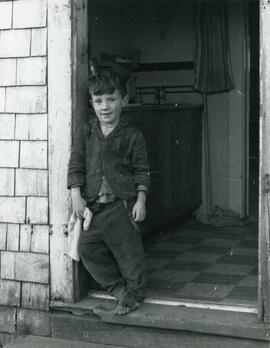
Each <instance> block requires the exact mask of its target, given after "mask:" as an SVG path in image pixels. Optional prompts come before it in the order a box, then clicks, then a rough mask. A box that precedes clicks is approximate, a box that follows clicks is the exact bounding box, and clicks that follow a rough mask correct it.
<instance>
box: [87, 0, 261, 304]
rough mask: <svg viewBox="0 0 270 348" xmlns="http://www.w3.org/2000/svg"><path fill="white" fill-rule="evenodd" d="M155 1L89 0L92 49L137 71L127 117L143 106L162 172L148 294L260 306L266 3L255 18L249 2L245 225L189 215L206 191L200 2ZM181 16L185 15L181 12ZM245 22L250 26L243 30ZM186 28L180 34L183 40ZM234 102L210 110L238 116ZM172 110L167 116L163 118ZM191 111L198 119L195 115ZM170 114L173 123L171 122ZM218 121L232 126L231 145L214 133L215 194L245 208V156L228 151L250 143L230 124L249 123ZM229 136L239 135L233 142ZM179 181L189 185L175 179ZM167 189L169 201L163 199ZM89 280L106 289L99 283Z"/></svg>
mask: <svg viewBox="0 0 270 348" xmlns="http://www.w3.org/2000/svg"><path fill="white" fill-rule="evenodd" d="M157 3H158V6H155V5H154V2H151V1H149V2H148V3H147V4H145V3H143V2H142V1H139V0H133V1H122V0H116V1H113V2H112V1H106V0H102V1H100V0H99V1H96V0H91V1H89V17H88V24H89V44H90V53H91V54H90V55H91V56H95V57H96V58H98V60H99V63H100V65H102V66H103V67H104V68H106V67H112V68H116V69H119V67H120V70H121V71H122V73H124V74H131V76H132V79H131V83H130V84H129V90H130V94H131V96H132V98H131V102H132V103H131V104H130V105H129V109H128V110H127V112H126V114H127V115H126V117H127V118H128V119H129V121H131V122H132V118H133V116H134V115H135V114H136V110H138V108H141V109H140V115H141V116H136V122H137V124H136V125H137V126H139V127H142V130H144V132H145V137H146V138H147V140H149V143H150V144H151V145H150V151H149V159H150V163H151V162H152V163H151V164H152V166H154V167H155V172H153V173H152V177H153V180H152V185H153V190H152V193H150V195H149V200H150V201H151V200H152V203H151V204H155V205H154V209H152V208H150V209H149V215H150V216H149V218H150V222H148V233H147V235H146V236H145V244H146V253H147V258H148V283H147V294H148V296H149V297H151V298H163V299H164V298H165V299H174V300H175V299H178V300H189V301H195V302H198V301H199V302H200V301H203V302H212V303H217V302H218V303H220V304H241V305H243V306H255V303H256V300H257V273H258V268H257V258H258V257H257V253H258V244H257V240H258V228H257V219H258V217H257V215H256V213H257V211H258V202H257V198H256V195H257V192H258V186H257V183H258V147H257V144H258V139H259V129H258V127H257V124H258V119H259V105H258V94H256V91H257V92H258V91H259V86H258V85H259V82H258V34H259V30H258V26H257V24H256V23H258V20H259V19H258V18H259V14H258V13H259V11H257V12H256V13H257V14H256V16H254V13H255V12H254V9H257V10H258V7H259V3H258V2H257V1H251V2H250V4H249V8H250V10H251V11H249V12H247V13H252V16H250V17H252V18H250V21H249V38H250V58H251V60H250V67H251V73H250V86H252V88H250V105H249V109H250V118H249V120H250V127H249V130H250V134H249V146H250V148H249V154H250V158H249V185H248V186H249V207H250V208H249V209H250V210H249V214H248V215H249V216H247V217H246V218H247V219H246V222H245V224H244V225H243V226H225V227H218V226H211V225H201V224H199V223H198V222H197V221H196V220H195V219H194V217H193V216H192V214H191V212H192V211H194V209H196V208H197V207H198V206H199V204H200V202H201V199H202V197H201V186H200V185H201V180H200V176H201V173H200V168H201V158H200V153H201V147H200V144H201V137H200V135H199V133H201V123H200V120H199V118H198V116H194V112H195V111H194V110H196V112H198V110H200V112H201V110H202V108H201V106H202V97H201V95H200V94H199V93H197V92H196V91H194V90H193V89H192V87H191V81H192V76H193V58H194V57H193V55H194V40H195V28H194V21H193V18H194V11H195V7H196V1H192V2H187V1H180V0H171V1H170V5H169V6H168V2H167V3H166V4H167V5H166V7H164V2H162V1H158V2H155V4H157ZM231 6H232V5H231ZM242 11H243V12H244V11H245V9H244V7H241V4H239V3H238V12H236V13H238V14H239V16H241V20H240V21H239V22H241V23H244V21H245V20H247V18H248V17H247V13H244V14H243V12H242ZM183 14H184V15H183ZM177 15H181V20H179V18H178V17H177ZM235 16H236V15H235ZM234 20H235V17H234ZM256 21H257V22H256ZM245 23H246V22H245ZM234 25H235V23H234ZM242 30H243V32H244V29H243V28H242ZM180 34H181V39H179V37H180ZM234 45H236V43H234ZM243 56H244V55H243ZM241 57H242V56H241ZM243 63H244V62H243V61H238V62H237V63H236V64H235V65H236V66H239V65H241V64H242V65H245V64H243ZM239 79H240V78H239ZM254 85H256V88H254ZM242 87H243V86H242ZM238 92H239V90H238ZM240 92H241V90H240ZM258 93H259V92H258ZM214 98H216V99H215V100H214ZM256 98H257V99H256ZM256 100H257V102H256ZM218 103H220V104H218ZM231 105H233V106H236V109H237V111H239V110H240V112H242V109H241V108H242V106H241V105H240V104H239V103H238V101H236V97H235V95H233V96H232V97H230V96H229V97H228V96H225V97H224V98H223V97H221V98H219V97H215V96H214V97H213V104H212V109H213V110H214V109H215V110H218V111H220V113H223V114H226V112H227V114H229V118H230V122H232V123H233V122H234V121H233V120H234V114H233V112H232V111H230V110H231V108H232V107H231ZM142 106H143V108H142ZM184 106H186V108H185V107H184ZM184 109H185V110H192V112H190V111H189V112H188V115H187V114H186V115H184V113H183V110H184ZM224 109H226V112H225V111H224ZM172 110H173V113H174V115H172ZM180 110H181V112H180ZM196 112H195V114H196ZM165 114H166V115H167V116H164V115H165ZM168 114H170V115H169V116H168ZM191 114H193V116H192V117H193V122H190V119H191V116H190V115H191ZM142 115H143V116H142ZM179 115H184V117H186V122H184V124H185V127H186V128H185V130H184V131H183V130H182V133H179V134H178V133H177V127H176V126H177V124H178V123H179V118H180V117H181V116H179ZM196 115H197V114H196ZM244 116H245V117H247V115H244ZM154 117H155V120H154V122H153V118H154ZM166 117H167V120H166ZM196 117H197V118H196ZM169 118H170V120H171V121H170V122H171V124H170V126H168V124H169V123H170V122H169V121H168V119H169ZM146 119H147V122H146ZM181 120H183V118H181ZM219 122H220V123H219V124H218V123H217V124H216V126H217V129H224V130H225V131H224V133H223V134H222V135H221V136H222V137H223V138H224V139H229V140H226V141H227V143H224V142H222V141H220V140H219V134H216V135H215V136H213V139H212V141H213V144H214V145H213V146H212V151H213V152H214V166H215V168H214V172H215V173H216V175H215V176H214V185H215V186H214V187H215V188H216V189H215V194H216V196H217V198H216V201H217V203H218V204H221V205H222V204H224V206H226V205H227V206H229V207H233V208H235V207H236V208H235V209H236V210H237V213H239V211H241V209H242V206H243V205H245V204H247V202H244V201H241V198H240V196H242V197H244V195H243V194H242V193H241V192H240V191H237V190H238V186H240V185H239V183H241V180H242V179H241V176H240V174H239V175H238V176H237V173H236V170H234V169H235V168H234V167H233V163H234V162H235V161H237V160H239V162H242V159H241V158H240V157H238V158H237V155H235V156H234V157H235V158H232V157H233V156H232V155H231V154H232V152H233V149H231V150H229V151H228V152H226V151H227V150H226V149H227V148H228V147H230V146H231V147H232V146H233V147H235V148H236V151H235V152H236V153H238V154H239V153H241V154H243V153H244V150H242V149H239V148H240V147H241V146H243V147H244V146H245V144H244V140H243V138H240V139H238V135H237V134H233V132H232V128H233V127H239V133H241V131H242V130H243V129H240V128H241V125H239V123H237V122H236V123H235V125H234V124H229V122H226V123H222V122H224V121H223V119H220V120H219ZM145 123H147V124H145ZM181 127H183V125H179V129H180V132H181V129H183V128H181ZM161 130H162V132H161ZM188 132H189V133H188ZM217 133H218V131H217ZM186 135H188V136H187V139H186V140H185V141H184V144H185V146H187V144H188V142H189V140H190V138H192V139H193V140H194V139H196V141H195V140H194V142H190V143H189V145H188V146H187V148H186V150H185V151H184V152H181V151H180V150H179V148H180V147H181V145H182V139H183V138H184V137H185V136H186ZM230 137H232V139H233V140H232V142H231V143H230ZM168 139H169V140H168ZM240 143H241V145H240ZM189 146H190V147H189ZM168 149H170V150H168ZM192 149H193V150H192ZM194 149H196V151H194ZM166 151H167V152H166ZM168 151H171V154H169V155H168V153H169V152H168ZM189 151H190V152H189ZM225 152H226V153H225ZM183 154H185V155H186V156H187V157H186V159H185V160H184V161H183V162H182V163H188V164H189V166H188V167H187V168H186V169H185V171H186V176H184V177H181V175H182V173H181V170H183V165H180V167H179V163H180V161H181V159H182V158H183V156H184V155H183ZM220 157H222V158H223V159H224V162H226V163H225V165H224V164H223V165H221V164H220V161H219V158H220ZM254 158H255V159H254ZM175 163H176V164H175ZM178 167H179V168H178ZM237 170H238V173H240V172H241V170H243V168H240V167H239V168H237ZM165 173H166V175H164V174H165ZM246 174H247V173H246ZM245 176H247V177H248V175H245ZM178 178H179V179H178ZM188 179H191V180H190V181H188ZM181 180H182V183H183V185H182V186H181V185H180V186H177V185H178V183H179V182H180V181H181ZM185 185H186V186H185ZM226 185H227V186H226ZM234 185H235V186H234ZM242 186H244V185H242ZM226 187H227V189H226ZM234 187H236V188H237V190H236V191H237V193H235V194H234V193H230V192H232V191H233V189H234ZM168 188H169V189H168ZM151 194H152V198H151ZM160 196H161V197H162V199H159V197H160ZM181 197H184V198H183V199H181ZM176 202H177V203H176ZM239 202H240V203H241V204H240V203H239ZM240 205H241V207H240ZM172 207H173V208H172ZM248 217H250V219H248ZM251 220H252V221H251ZM91 287H92V289H93V288H95V289H98V287H97V286H96V285H93V284H92V285H91ZM99 290H100V289H99Z"/></svg>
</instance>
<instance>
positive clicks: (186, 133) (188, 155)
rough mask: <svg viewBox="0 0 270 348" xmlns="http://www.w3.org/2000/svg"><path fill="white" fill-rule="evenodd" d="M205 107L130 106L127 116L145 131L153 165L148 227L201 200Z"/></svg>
mask: <svg viewBox="0 0 270 348" xmlns="http://www.w3.org/2000/svg"><path fill="white" fill-rule="evenodd" d="M201 115H202V107H201V106H199V105H198V106H197V105H181V106H178V105H177V106H175V105H144V106H138V107H135V106H132V107H127V108H126V109H125V112H124V115H123V116H124V117H125V118H126V119H127V120H128V122H129V123H130V124H133V125H135V126H136V127H138V128H139V129H141V131H142V132H143V134H144V136H145V139H146V143H147V149H148V156H149V162H150V167H151V190H150V193H149V197H148V200H147V221H146V229H147V230H151V229H154V228H156V227H157V226H159V225H160V224H162V223H164V222H166V221H169V220H171V219H173V218H175V217H177V216H180V215H183V214H184V213H186V212H188V211H190V210H191V209H194V208H196V207H198V206H199V205H200V202H201V163H202V160H201V157H202V117H201Z"/></svg>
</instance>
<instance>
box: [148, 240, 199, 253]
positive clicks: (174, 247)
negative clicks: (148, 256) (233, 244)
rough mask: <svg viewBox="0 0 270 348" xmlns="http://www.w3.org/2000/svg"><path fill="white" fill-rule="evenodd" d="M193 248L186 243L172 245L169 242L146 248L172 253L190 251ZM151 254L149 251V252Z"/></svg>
mask: <svg viewBox="0 0 270 348" xmlns="http://www.w3.org/2000/svg"><path fill="white" fill-rule="evenodd" d="M192 247H193V244H190V243H189V244H188V243H172V242H171V241H170V242H162V243H159V244H156V245H155V246H153V247H150V248H148V250H168V251H173V252H178V254H179V253H181V252H184V251H187V250H190V249H191V248H192ZM150 252H151V251H150Z"/></svg>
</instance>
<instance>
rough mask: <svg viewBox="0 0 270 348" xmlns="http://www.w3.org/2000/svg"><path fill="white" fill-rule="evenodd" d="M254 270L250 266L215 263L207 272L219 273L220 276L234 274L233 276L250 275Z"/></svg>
mask: <svg viewBox="0 0 270 348" xmlns="http://www.w3.org/2000/svg"><path fill="white" fill-rule="evenodd" d="M251 270H252V266H250V265H237V264H229V263H213V264H212V265H210V266H209V267H208V268H207V269H206V270H205V272H206V273H219V274H233V275H244V276H246V275H249V274H250V272H251Z"/></svg>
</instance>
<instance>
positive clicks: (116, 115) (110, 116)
mask: <svg viewBox="0 0 270 348" xmlns="http://www.w3.org/2000/svg"><path fill="white" fill-rule="evenodd" d="M127 103H128V97H127V96H125V97H123V96H122V94H121V93H120V92H119V90H118V89H116V90H115V91H114V92H113V93H111V94H101V95H95V94H93V95H92V105H93V108H94V110H95V113H96V115H97V117H98V119H99V122H100V124H101V126H102V125H104V126H105V125H106V126H111V127H114V126H116V125H117V124H118V122H119V120H120V116H121V113H122V109H123V107H125V106H126V105H127Z"/></svg>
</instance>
